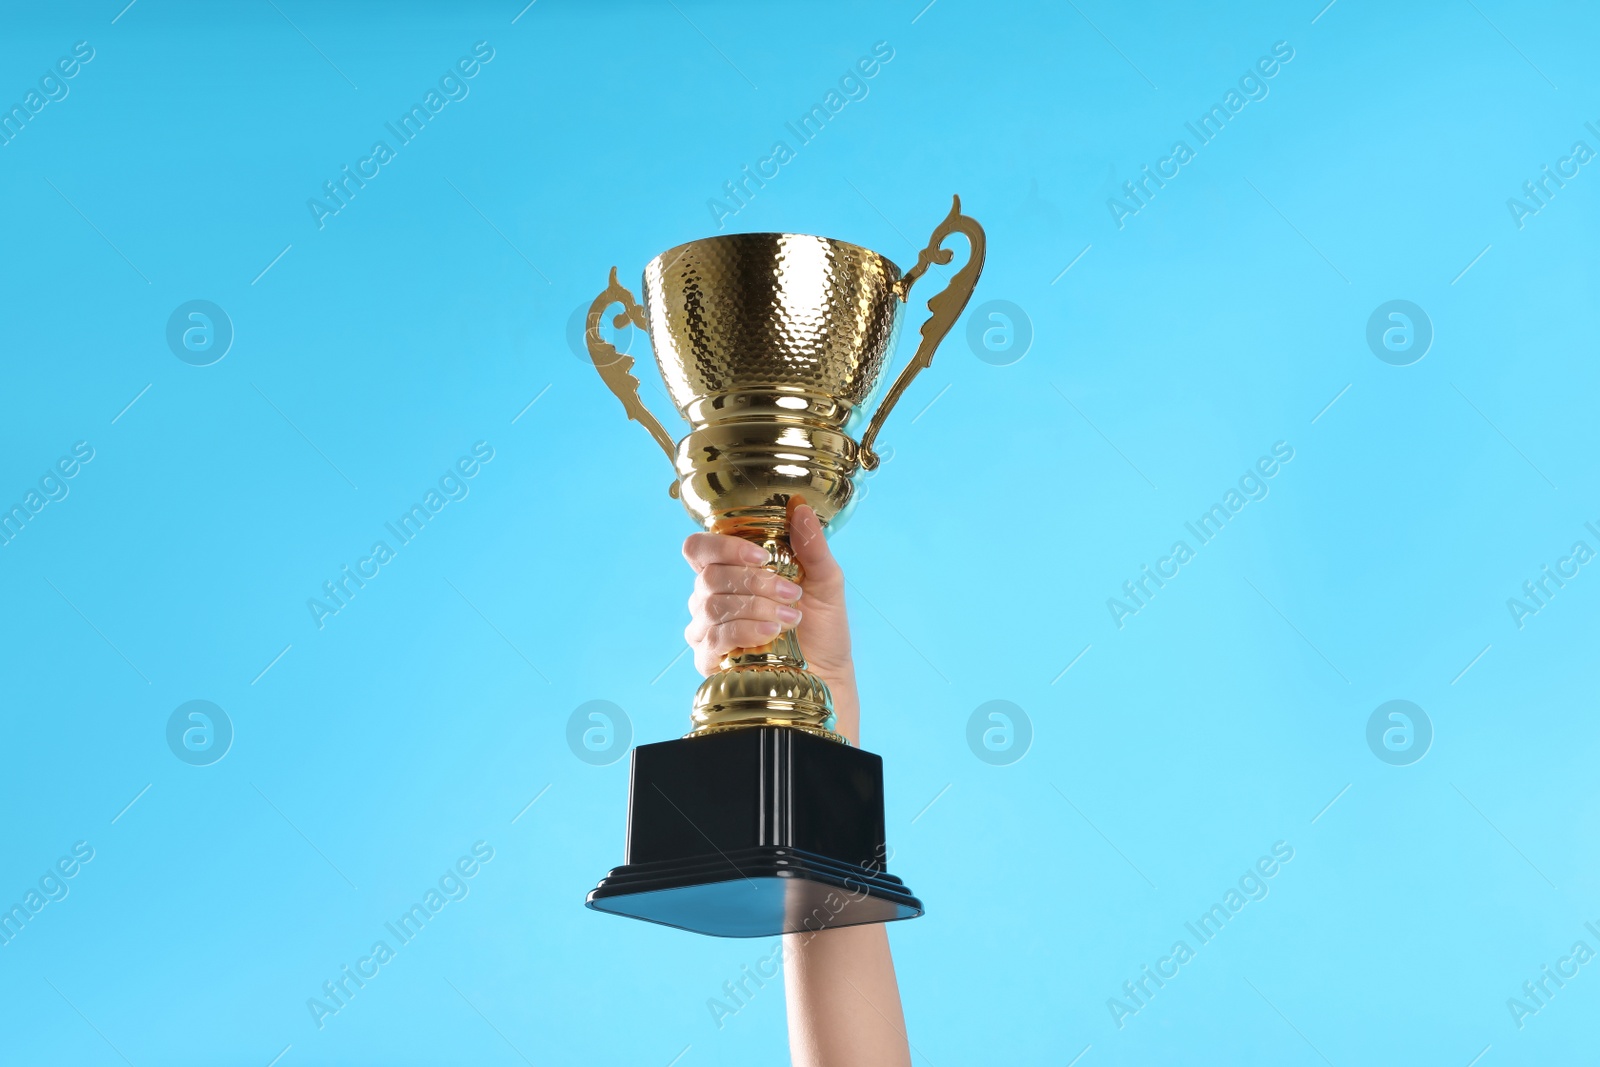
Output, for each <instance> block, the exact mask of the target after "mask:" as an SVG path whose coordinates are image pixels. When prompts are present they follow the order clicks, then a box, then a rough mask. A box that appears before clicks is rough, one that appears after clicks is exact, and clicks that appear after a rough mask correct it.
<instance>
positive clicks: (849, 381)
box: [644, 233, 904, 534]
mask: <svg viewBox="0 0 1600 1067" xmlns="http://www.w3.org/2000/svg"><path fill="white" fill-rule="evenodd" d="M901 278H902V274H901V272H900V268H899V267H897V266H895V265H894V264H893V263H892V262H890V261H889V260H888V259H886V258H885V257H883V256H881V255H879V254H878V253H876V252H873V251H870V250H869V249H865V248H861V247H860V246H858V245H852V244H847V243H845V242H843V241H834V240H829V239H827V238H823V237H810V236H805V235H802V234H786V233H751V234H730V235H727V236H723V237H710V238H706V239H704V240H700V241H691V242H689V243H688V244H684V245H679V246H678V247H677V248H673V249H670V250H668V251H666V252H663V253H662V254H661V255H659V256H657V257H656V258H655V259H653V260H651V261H650V263H649V265H648V266H646V267H645V271H644V294H645V301H644V306H645V316H646V319H647V321H648V322H649V332H650V343H651V347H652V348H653V349H654V350H655V354H656V362H657V364H658V365H659V367H660V369H661V377H662V380H663V381H664V382H665V383H666V387H667V392H668V394H669V395H670V396H671V398H672V401H673V403H674V405H676V407H677V409H678V412H679V414H681V415H682V416H683V417H684V419H685V420H686V421H687V422H688V423H689V426H690V432H689V434H688V436H687V437H685V438H684V439H683V440H682V441H681V442H679V444H678V446H677V455H676V467H677V471H678V476H679V483H678V484H679V492H680V494H681V497H682V500H683V503H684V506H685V507H686V508H688V509H689V512H690V514H692V515H693V516H694V517H695V518H696V519H697V520H698V521H699V522H700V523H701V524H703V525H704V526H705V527H706V529H708V530H714V531H717V532H721V533H738V534H744V533H746V531H748V532H750V533H755V532H757V531H758V530H760V531H765V530H766V529H769V528H770V529H773V530H781V524H782V523H784V521H785V517H784V514H783V512H784V508H785V503H786V501H787V498H789V497H791V496H794V497H799V498H802V499H803V500H804V501H805V503H807V504H809V505H810V506H811V507H812V508H814V509H815V510H816V512H817V516H818V517H819V518H820V519H821V520H822V522H823V524H824V525H827V524H828V523H830V522H832V521H833V520H834V518H835V517H836V516H837V515H839V514H840V513H841V512H843V511H844V509H845V508H846V507H847V505H848V504H849V502H850V499H851V497H852V496H853V495H854V488H855V482H854V479H855V476H856V472H857V471H858V470H859V469H860V464H859V459H858V457H859V449H858V447H857V444H856V441H855V440H854V434H855V433H857V432H858V426H857V424H858V423H859V422H860V421H861V420H860V418H859V414H860V412H861V410H862V406H863V405H864V404H865V403H866V402H867V401H868V399H869V398H871V397H872V396H873V395H874V394H875V393H876V392H877V391H878V388H879V386H880V385H881V383H882V381H883V377H884V371H885V369H886V367H887V357H888V353H889V352H890V351H891V350H892V348H893V345H894V341H895V336H896V333H897V331H898V328H899V324H900V317H901V316H900V313H901V309H902V307H903V306H904V302H903V299H902V296H901V291H900V285H901Z"/></svg>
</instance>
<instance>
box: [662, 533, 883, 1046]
mask: <svg viewBox="0 0 1600 1067" xmlns="http://www.w3.org/2000/svg"><path fill="white" fill-rule="evenodd" d="M790 539H791V542H792V544H793V546H794V550H795V554H796V556H798V557H799V560H800V564H801V566H802V567H804V568H805V577H804V582H805V589H804V595H803V596H802V595H801V587H800V586H797V585H794V584H793V583H791V582H786V581H784V580H783V579H781V578H779V577H777V576H776V575H773V574H770V573H768V572H767V571H766V570H764V569H763V568H762V566H761V565H762V563H764V562H765V561H766V558H767V557H766V553H765V552H763V551H762V550H761V549H760V548H757V547H756V546H755V545H752V544H750V543H749V542H747V541H743V540H741V539H739V538H736V537H726V536H723V535H721V534H708V533H697V534H693V535H691V536H690V537H689V539H688V540H687V541H685V542H684V545H683V555H684V558H685V559H687V560H688V561H689V564H690V566H692V567H693V568H694V570H695V584H694V593H693V594H692V595H691V596H690V597H689V613H690V616H691V617H690V620H689V625H688V627H687V628H686V629H685V631H684V636H685V638H687V640H688V642H689V646H690V647H691V648H692V649H693V650H694V662H695V667H696V668H698V669H699V671H700V673H701V674H709V673H711V672H712V671H714V670H716V669H717V664H718V663H719V662H720V661H721V659H722V657H723V656H724V655H726V654H727V653H728V652H729V651H730V650H731V649H734V648H747V647H751V646H755V645H761V644H765V643H766V642H768V641H771V640H772V639H773V638H774V637H775V636H777V635H778V633H779V632H780V631H781V630H783V629H787V628H789V627H791V626H796V625H798V627H799V635H800V647H801V649H802V650H803V651H804V653H805V657H806V661H807V663H808V664H809V666H810V668H811V670H812V672H813V673H815V674H817V675H818V676H820V677H821V678H822V680H823V681H825V682H827V683H828V688H829V689H830V690H832V691H833V706H834V714H835V715H836V716H837V717H838V720H839V721H838V723H837V724H836V725H835V727H834V729H836V730H837V731H838V732H839V733H841V734H843V735H844V736H845V737H847V738H849V740H850V743H851V744H852V745H854V744H857V743H858V742H859V738H860V733H859V731H860V722H861V701H860V697H859V695H858V694H857V692H856V673H855V663H854V661H853V660H852V658H851V655H850V624H849V622H848V620H847V619H846V617H845V606H844V572H843V571H841V570H840V569H839V564H838V562H837V561H836V560H834V558H833V553H832V552H830V551H829V549H828V543H827V541H826V539H824V537H823V535H822V524H821V523H820V522H818V521H817V516H816V514H815V513H814V512H813V511H812V510H811V509H810V508H807V507H800V508H796V509H795V511H794V514H793V516H792V520H791V530H790ZM783 970H784V994H785V996H786V998H787V1000H788V1007H789V1052H790V1056H791V1057H792V1059H793V1062H794V1064H795V1067H854V1065H856V1064H860V1065H862V1067H902V1065H909V1064H910V1063H911V1053H910V1049H909V1048H908V1045H907V1039H906V1030H905V1017H904V1015H903V1014H902V1013H901V1010H900V987H899V985H898V984H897V983H896V981H895V974H894V960H893V958H892V957H891V956H890V955H889V938H888V935H887V933H886V931H885V929H884V927H883V925H882V924H872V925H869V926H847V927H842V928H839V929H834V930H822V931H818V932H815V933H800V934H786V935H785V936H784V952H783Z"/></svg>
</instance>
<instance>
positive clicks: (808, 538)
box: [789, 504, 844, 585]
mask: <svg viewBox="0 0 1600 1067" xmlns="http://www.w3.org/2000/svg"><path fill="white" fill-rule="evenodd" d="M789 543H790V545H792V546H793V547H794V554H795V558H796V559H798V560H799V561H800V566H801V567H803V568H805V576H806V581H807V582H819V583H822V584H826V585H832V584H835V583H837V582H840V581H841V580H842V579H843V578H844V572H843V571H841V570H840V569H839V563H838V561H837V560H835V559H834V558H833V552H832V550H831V549H829V548H828V539H827V538H826V537H825V536H824V535H823V532H822V520H821V519H819V518H817V513H816V512H815V511H813V510H812V509H811V508H810V507H808V506H807V505H805V504H800V505H798V506H797V507H795V508H794V510H793V511H792V512H791V513H790V515H789Z"/></svg>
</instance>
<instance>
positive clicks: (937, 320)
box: [860, 196, 984, 471]
mask: <svg viewBox="0 0 1600 1067" xmlns="http://www.w3.org/2000/svg"><path fill="white" fill-rule="evenodd" d="M951 199H952V201H953V202H952V204H951V205H950V214H948V215H946V216H945V218H944V221H943V222H941V223H939V225H938V226H936V227H935V228H934V231H933V236H932V237H930V238H928V247H927V248H924V249H923V250H922V252H921V253H920V254H919V255H918V256H917V265H916V266H914V267H912V268H911V269H910V270H908V271H906V273H905V275H904V276H903V277H902V278H901V279H900V282H899V284H898V289H899V294H898V295H899V297H900V299H901V300H908V299H909V298H910V295H911V286H912V285H913V284H915V283H916V280H917V279H918V278H920V277H922V275H923V274H924V273H925V272H926V271H927V269H928V267H929V265H930V264H933V263H948V262H950V258H951V252H950V250H949V249H948V248H941V247H939V246H940V245H941V244H942V243H943V242H944V239H945V238H946V237H949V236H950V235H951V234H952V233H961V234H963V235H965V237H966V238H967V241H968V242H969V243H970V244H971V246H972V250H971V252H970V253H969V254H968V256H967V261H966V263H964V264H962V266H961V269H960V270H958V271H956V275H955V277H954V278H951V279H950V284H949V285H947V286H945V287H944V288H943V289H942V290H940V291H939V292H938V293H937V294H935V295H934V296H933V297H931V298H930V299H929V300H928V310H929V311H930V312H931V313H932V314H930V315H929V316H928V320H927V321H926V322H924V323H923V324H922V340H921V341H920V342H918V344H917V352H916V355H914V356H912V357H911V362H910V363H907V364H906V366H905V369H904V370H902V371H901V372H900V377H898V378H896V379H895V380H894V385H893V387H892V388H890V390H889V395H888V396H885V397H884V398H883V402H882V403H881V404H879V405H878V410H877V412H876V413H875V414H874V415H873V416H872V421H871V422H870V423H868V424H867V432H866V433H864V434H862V435H861V454H860V461H861V466H862V467H864V468H865V469H867V470H869V471H871V470H877V469H878V454H877V453H876V452H874V451H873V450H872V442H873V441H875V440H877V437H878V430H879V429H881V428H882V426H883V420H884V419H885V418H887V417H888V415H889V412H890V411H893V410H894V405H895V402H896V401H898V400H899V399H900V394H901V393H903V392H905V391H906V387H907V386H909V385H910V384H911V380H912V379H913V378H915V377H916V376H917V375H918V374H920V373H921V372H922V371H923V370H924V369H925V368H927V367H928V366H930V365H931V364H932V363H933V353H934V350H935V349H937V348H938V347H939V344H940V342H942V341H943V340H944V338H945V335H946V334H948V333H949V332H950V328H951V327H952V326H954V325H955V324H956V320H957V319H959V318H960V317H961V312H962V311H964V310H965V309H966V306H967V301H968V300H970V299H972V290H973V288H974V287H975V286H976V285H977V284H978V275H979V274H981V273H983V251H984V236H983V227H982V226H980V225H978V220H977V219H974V218H972V217H971V216H969V215H963V214H962V213H961V198H960V197H959V196H956V197H952V198H951Z"/></svg>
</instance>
